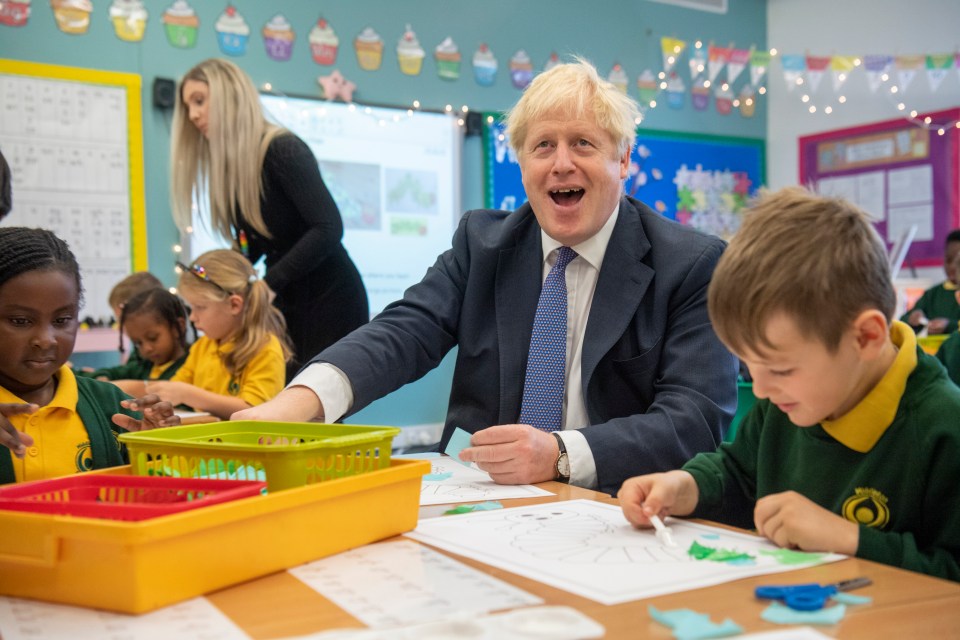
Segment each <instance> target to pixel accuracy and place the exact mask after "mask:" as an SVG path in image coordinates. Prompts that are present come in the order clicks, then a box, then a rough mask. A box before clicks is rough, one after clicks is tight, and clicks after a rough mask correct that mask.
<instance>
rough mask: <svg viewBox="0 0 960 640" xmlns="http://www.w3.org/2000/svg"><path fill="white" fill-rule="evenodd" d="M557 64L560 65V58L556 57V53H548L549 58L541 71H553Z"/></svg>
mask: <svg viewBox="0 0 960 640" xmlns="http://www.w3.org/2000/svg"><path fill="white" fill-rule="evenodd" d="M558 64H560V56H558V55H557V52H556V51H552V52H550V57H549V58H547V64H545V65H543V70H544V71H550V69H553V68H554V67H555V66H557V65H558Z"/></svg>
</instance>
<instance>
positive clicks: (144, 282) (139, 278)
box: [107, 271, 163, 320]
mask: <svg viewBox="0 0 960 640" xmlns="http://www.w3.org/2000/svg"><path fill="white" fill-rule="evenodd" d="M157 287H163V283H162V282H160V279H159V278H157V276H155V275H153V274H152V273H150V272H149V271H137V272H136V273H131V274H130V275H128V276H127V277H126V278H124V279H123V280H121V281H120V282H118V283H117V284H115V285H113V288H112V289H110V296H109V297H108V298H107V301H108V302H109V303H110V307H111V308H113V309H117V308H121V309H122V308H123V305H124V304H125V303H126V302H127V300H129V299H130V298H132V297H133V296H135V295H137V294H138V293H141V292H143V291H148V290H150V289H156V288H157ZM117 319H118V320H119V318H117Z"/></svg>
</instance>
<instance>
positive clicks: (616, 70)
mask: <svg viewBox="0 0 960 640" xmlns="http://www.w3.org/2000/svg"><path fill="white" fill-rule="evenodd" d="M607 81H608V82H610V84H612V85H613V86H615V87H616V88H617V89H620V91H623V92H624V93H626V92H627V85H628V84H630V78H628V77H627V72H626V71H624V70H623V67H621V66H620V63H619V62H617V63H616V64H614V65H613V68H612V69H610V73H608V74H607Z"/></svg>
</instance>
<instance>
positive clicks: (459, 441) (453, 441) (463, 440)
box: [443, 427, 471, 460]
mask: <svg viewBox="0 0 960 640" xmlns="http://www.w3.org/2000/svg"><path fill="white" fill-rule="evenodd" d="M470 435H471V434H469V433H467V432H466V431H464V430H463V429H461V428H460V427H457V428H456V429H455V430H454V432H453V435H452V436H450V441H449V442H448V443H447V448H446V449H444V450H443V452H444V453H445V454H447V455H448V456H450V457H451V458H455V459H457V460H460V452H461V451H463V450H464V449H466V448H467V447H469V446H470Z"/></svg>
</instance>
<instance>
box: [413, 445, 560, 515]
mask: <svg viewBox="0 0 960 640" xmlns="http://www.w3.org/2000/svg"><path fill="white" fill-rule="evenodd" d="M429 460H430V473H428V474H427V475H425V476H424V477H423V483H422V484H421V485H420V506H425V505H431V504H458V503H461V502H484V501H487V500H507V499H510V498H535V497H537V496H549V495H552V494H551V493H550V492H549V491H545V490H543V489H540V488H538V487H534V486H533V485H529V484H517V485H507V484H497V483H496V482H494V481H493V480H491V479H490V474H488V473H487V472H486V471H481V470H480V469H474V468H473V467H468V466H467V465H465V464H461V463H459V462H456V461H455V460H454V459H453V458H449V457H437V458H429Z"/></svg>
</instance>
